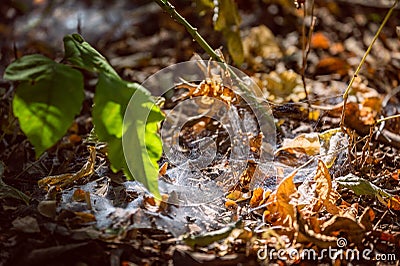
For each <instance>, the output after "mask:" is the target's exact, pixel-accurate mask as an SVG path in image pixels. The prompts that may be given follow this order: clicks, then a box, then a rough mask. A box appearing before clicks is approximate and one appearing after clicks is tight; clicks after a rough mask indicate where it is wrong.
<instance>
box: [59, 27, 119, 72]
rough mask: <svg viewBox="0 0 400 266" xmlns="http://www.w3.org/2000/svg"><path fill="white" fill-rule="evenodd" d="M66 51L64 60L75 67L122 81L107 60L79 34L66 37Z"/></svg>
mask: <svg viewBox="0 0 400 266" xmlns="http://www.w3.org/2000/svg"><path fill="white" fill-rule="evenodd" d="M64 49H65V56H64V59H65V60H67V61H68V62H70V63H72V64H73V65H74V66H76V67H80V68H83V69H86V70H88V71H92V72H96V73H103V74H105V75H109V76H110V77H113V78H115V79H120V77H119V75H118V74H117V72H115V70H114V68H113V67H112V66H111V65H110V64H109V63H108V61H107V59H106V58H105V57H104V56H103V55H102V54H100V53H99V52H98V51H96V49H94V48H93V47H92V46H91V45H90V44H89V43H87V42H86V41H85V40H84V39H83V38H82V36H80V35H79V34H76V33H75V34H72V35H66V36H65V37H64Z"/></svg>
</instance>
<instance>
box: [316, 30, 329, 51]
mask: <svg viewBox="0 0 400 266" xmlns="http://www.w3.org/2000/svg"><path fill="white" fill-rule="evenodd" d="M330 46H331V42H330V40H329V38H328V37H327V36H326V35H325V34H324V33H323V32H316V33H314V34H313V35H312V37H311V47H312V48H315V49H328V48H329V47H330Z"/></svg>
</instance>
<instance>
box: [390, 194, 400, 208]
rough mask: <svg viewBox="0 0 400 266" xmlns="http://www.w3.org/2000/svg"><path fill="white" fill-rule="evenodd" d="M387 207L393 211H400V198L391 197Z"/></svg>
mask: <svg viewBox="0 0 400 266" xmlns="http://www.w3.org/2000/svg"><path fill="white" fill-rule="evenodd" d="M388 207H389V208H390V209H392V210H395V211H400V196H393V197H391V198H390V199H389V202H388Z"/></svg>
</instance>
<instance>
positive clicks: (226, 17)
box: [214, 0, 244, 65]
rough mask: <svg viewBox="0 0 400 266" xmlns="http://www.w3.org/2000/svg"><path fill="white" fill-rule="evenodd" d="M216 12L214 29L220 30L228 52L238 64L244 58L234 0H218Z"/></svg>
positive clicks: (238, 18)
mask: <svg viewBox="0 0 400 266" xmlns="http://www.w3.org/2000/svg"><path fill="white" fill-rule="evenodd" d="M217 4H218V5H217V9H216V10H218V13H217V14H215V16H214V18H216V19H214V29H215V30H216V31H222V34H223V35H224V38H225V40H226V42H227V47H228V51H229V54H230V55H231V57H232V59H233V61H234V62H235V63H236V64H237V65H240V64H242V63H243V60H244V51H243V44H242V39H241V37H240V30H239V25H240V15H239V12H238V9H237V6H236V3H235V1H234V0H218V2H217Z"/></svg>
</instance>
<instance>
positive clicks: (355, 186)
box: [335, 174, 391, 197]
mask: <svg viewBox="0 0 400 266" xmlns="http://www.w3.org/2000/svg"><path fill="white" fill-rule="evenodd" d="M335 181H336V182H337V183H338V184H339V185H341V186H343V187H346V188H350V189H351V190H353V191H354V193H356V194H357V195H374V196H383V197H390V196H391V195H390V194H389V193H387V192H386V191H385V190H383V189H382V188H380V187H377V186H376V185H374V184H372V183H371V182H370V181H368V180H365V179H363V178H361V177H358V176H355V175H353V174H348V175H346V176H341V177H338V178H336V179H335Z"/></svg>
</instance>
